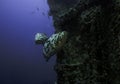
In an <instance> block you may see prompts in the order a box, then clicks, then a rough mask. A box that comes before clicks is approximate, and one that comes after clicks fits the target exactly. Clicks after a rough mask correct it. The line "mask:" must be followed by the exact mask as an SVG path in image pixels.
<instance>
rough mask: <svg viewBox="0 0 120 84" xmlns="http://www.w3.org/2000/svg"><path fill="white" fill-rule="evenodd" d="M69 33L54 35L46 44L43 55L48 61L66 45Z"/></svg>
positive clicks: (63, 32)
mask: <svg viewBox="0 0 120 84" xmlns="http://www.w3.org/2000/svg"><path fill="white" fill-rule="evenodd" d="M67 35H68V33H67V32H66V31H62V32H59V33H56V34H53V35H52V36H51V37H50V38H49V39H48V40H47V41H46V42H45V44H44V47H43V54H44V57H45V59H46V61H48V60H49V59H50V57H51V56H53V55H55V54H56V53H57V52H58V51H59V50H60V49H61V48H62V47H63V45H64V44H65V42H66V40H67Z"/></svg>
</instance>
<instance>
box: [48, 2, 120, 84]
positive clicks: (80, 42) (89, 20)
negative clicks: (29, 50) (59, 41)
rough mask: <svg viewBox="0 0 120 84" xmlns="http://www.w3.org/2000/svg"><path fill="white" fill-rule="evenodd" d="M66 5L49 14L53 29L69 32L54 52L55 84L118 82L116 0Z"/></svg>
mask: <svg viewBox="0 0 120 84" xmlns="http://www.w3.org/2000/svg"><path fill="white" fill-rule="evenodd" d="M48 1H50V0H48ZM56 1H57V0H54V1H53V2H54V3H55V2H56ZM61 3H62V0H61ZM51 5H52V3H49V6H50V7H51ZM59 6H60V7H61V8H62V5H59ZM69 8H70V9H69ZM69 8H67V10H66V11H64V12H63V13H61V12H59V11H60V10H59V11H57V10H56V11H57V13H56V15H54V14H55V12H54V13H53V17H54V18H53V20H54V26H55V29H56V31H64V30H65V31H68V32H69V39H68V40H67V42H66V44H65V45H64V47H63V49H62V50H61V51H59V52H58V53H57V61H56V65H55V70H56V72H57V75H58V79H57V84H120V0H80V1H79V0H78V1H76V4H74V5H73V4H72V5H71V7H69ZM52 9H54V8H51V10H52ZM51 14H52V13H51Z"/></svg>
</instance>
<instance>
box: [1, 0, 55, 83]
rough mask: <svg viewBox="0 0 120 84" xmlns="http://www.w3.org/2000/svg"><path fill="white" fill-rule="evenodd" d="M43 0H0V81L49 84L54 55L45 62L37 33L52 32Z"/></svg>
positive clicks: (44, 0)
mask: <svg viewBox="0 0 120 84" xmlns="http://www.w3.org/2000/svg"><path fill="white" fill-rule="evenodd" d="M48 11H49V7H48V5H47V0H0V84H53V83H54V81H55V80H56V74H55V72H54V70H53V66H54V63H55V57H52V59H50V60H49V62H48V63H46V61H45V59H44V57H43V53H42V45H39V46H38V45H36V44H35V42H34V36H35V34H36V33H37V32H42V33H46V34H47V36H50V35H51V34H53V33H54V28H53V26H52V24H53V23H52V17H49V16H48Z"/></svg>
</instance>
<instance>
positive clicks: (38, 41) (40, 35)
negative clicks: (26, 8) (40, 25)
mask: <svg viewBox="0 0 120 84" xmlns="http://www.w3.org/2000/svg"><path fill="white" fill-rule="evenodd" d="M47 39H48V37H47V36H46V34H44V33H37V34H36V35H35V43H36V44H44V43H45V41H46V40H47Z"/></svg>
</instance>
